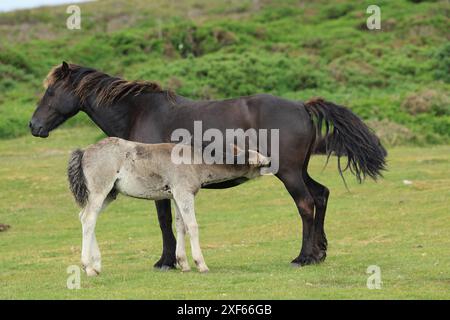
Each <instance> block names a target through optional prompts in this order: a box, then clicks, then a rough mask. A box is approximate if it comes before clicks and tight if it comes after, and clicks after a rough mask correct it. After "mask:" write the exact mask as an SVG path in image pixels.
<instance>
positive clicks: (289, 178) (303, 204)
mask: <svg viewBox="0 0 450 320" xmlns="http://www.w3.org/2000/svg"><path fill="white" fill-rule="evenodd" d="M278 177H279V179H280V180H281V181H282V182H283V183H284V186H285V187H286V189H287V190H288V192H289V194H290V195H291V197H292V198H293V199H294V201H295V205H296V206H297V209H298V212H299V214H300V217H301V218H302V224H303V236H302V240H303V242H302V248H301V250H300V254H299V256H298V257H297V258H295V259H294V260H293V261H292V263H293V264H296V265H301V266H303V265H308V264H314V263H317V262H319V252H318V249H317V247H316V246H315V244H314V233H315V232H314V198H313V196H312V195H311V193H310V192H309V189H308V187H307V186H306V184H305V182H304V181H303V176H302V174H301V172H299V171H297V170H295V171H294V170H292V171H289V172H284V173H280V174H278Z"/></svg>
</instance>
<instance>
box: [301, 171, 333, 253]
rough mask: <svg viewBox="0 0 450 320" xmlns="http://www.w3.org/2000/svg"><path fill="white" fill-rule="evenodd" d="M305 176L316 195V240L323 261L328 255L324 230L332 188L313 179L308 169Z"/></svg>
mask: <svg viewBox="0 0 450 320" xmlns="http://www.w3.org/2000/svg"><path fill="white" fill-rule="evenodd" d="M303 177H304V178H305V182H306V185H307V186H308V189H309V192H310V193H311V195H312V196H313V197H314V204H315V206H316V212H315V216H314V231H315V239H314V242H315V244H316V246H317V247H318V248H319V250H320V253H319V259H320V261H323V260H325V258H326V256H327V247H328V241H327V237H326V235H325V230H324V223H325V213H326V211H327V203H328V197H329V195H330V190H328V188H327V187H325V186H324V185H322V184H320V183H319V182H317V181H315V180H313V179H312V178H311V177H310V176H309V175H308V173H307V172H306V171H304V175H303Z"/></svg>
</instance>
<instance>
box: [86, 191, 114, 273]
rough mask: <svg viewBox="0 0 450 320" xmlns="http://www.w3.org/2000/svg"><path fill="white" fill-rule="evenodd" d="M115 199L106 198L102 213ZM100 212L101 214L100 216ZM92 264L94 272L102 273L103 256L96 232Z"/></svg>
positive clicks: (93, 237)
mask: <svg viewBox="0 0 450 320" xmlns="http://www.w3.org/2000/svg"><path fill="white" fill-rule="evenodd" d="M114 199H115V198H114V197H112V196H108V197H106V199H105V201H103V205H102V208H101V209H100V212H102V211H103V210H105V208H106V206H107V205H108V204H110V203H111V202H112V201H113V200H114ZM100 212H99V214H100ZM91 263H92V267H93V268H94V270H96V271H97V273H100V272H101V270H102V261H101V254H100V249H99V247H98V243H97V239H96V237H95V232H94V234H93V236H92V244H91Z"/></svg>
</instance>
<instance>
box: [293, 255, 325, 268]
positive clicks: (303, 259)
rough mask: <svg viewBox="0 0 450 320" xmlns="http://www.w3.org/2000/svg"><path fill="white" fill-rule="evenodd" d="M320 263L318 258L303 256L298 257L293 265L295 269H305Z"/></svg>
mask: <svg viewBox="0 0 450 320" xmlns="http://www.w3.org/2000/svg"><path fill="white" fill-rule="evenodd" d="M318 262H319V260H318V259H317V257H315V256H313V255H308V256H306V255H301V256H298V257H297V258H295V259H294V260H292V262H291V265H293V266H295V267H303V266H308V265H312V264H317V263H318Z"/></svg>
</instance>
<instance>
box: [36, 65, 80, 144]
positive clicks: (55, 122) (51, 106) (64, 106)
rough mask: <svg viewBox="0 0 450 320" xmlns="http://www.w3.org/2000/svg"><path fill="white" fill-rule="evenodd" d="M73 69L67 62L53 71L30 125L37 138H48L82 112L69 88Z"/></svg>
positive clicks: (46, 82)
mask: <svg viewBox="0 0 450 320" xmlns="http://www.w3.org/2000/svg"><path fill="white" fill-rule="evenodd" d="M70 73H71V69H70V67H69V65H68V64H67V63H66V62H63V63H62V65H60V66H58V67H56V68H54V69H52V71H50V73H49V74H48V76H47V78H46V80H45V82H44V86H45V88H46V91H45V93H44V96H43V97H42V98H41V100H40V101H39V103H38V106H37V108H36V110H35V111H34V114H33V117H32V118H31V121H30V123H29V127H30V129H31V133H32V134H33V136H35V137H41V138H46V137H48V134H49V132H50V131H51V130H53V129H55V128H56V127H57V126H59V125H60V124H61V123H63V122H64V121H66V120H67V119H69V118H70V117H72V116H74V115H75V114H77V113H78V111H80V99H79V98H78V97H77V95H76V94H75V93H74V91H73V90H71V89H70V88H69V87H68V86H67V82H68V81H65V80H68V77H70Z"/></svg>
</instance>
